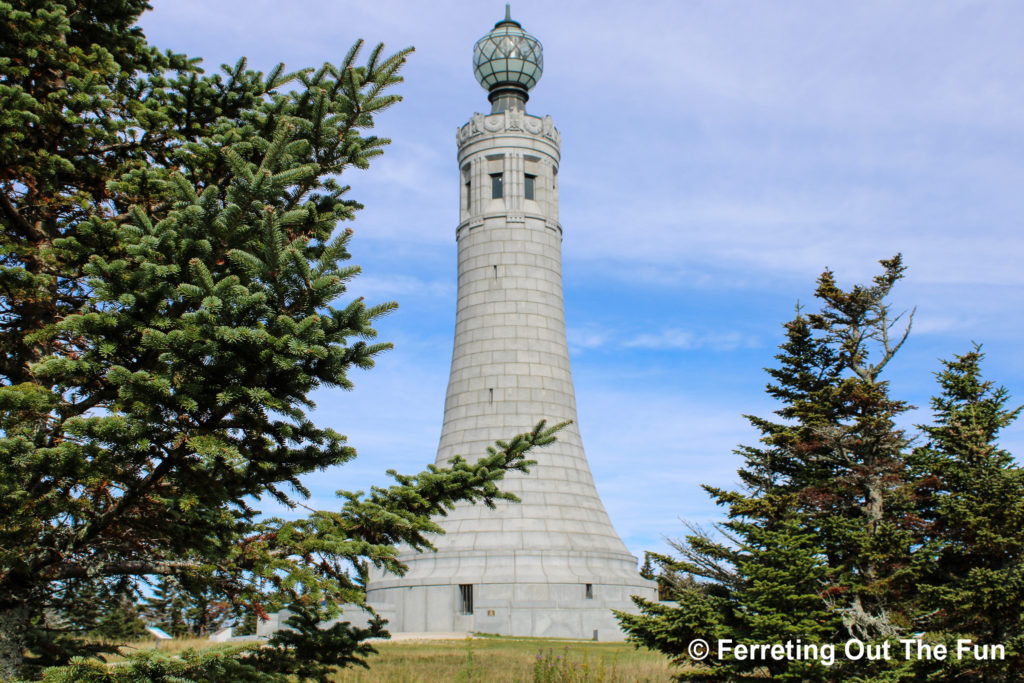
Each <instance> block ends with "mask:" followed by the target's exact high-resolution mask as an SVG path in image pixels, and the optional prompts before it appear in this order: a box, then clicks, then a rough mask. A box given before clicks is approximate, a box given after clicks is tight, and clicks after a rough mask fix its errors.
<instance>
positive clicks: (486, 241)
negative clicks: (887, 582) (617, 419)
mask: <svg viewBox="0 0 1024 683" xmlns="http://www.w3.org/2000/svg"><path fill="white" fill-rule="evenodd" d="M542 69H543V57H542V53H541V45H540V43H539V42H538V41H537V40H536V39H535V38H534V37H533V36H531V35H530V34H528V33H526V32H525V31H524V30H523V29H522V27H521V26H520V24H519V23H518V22H516V21H514V20H512V19H511V17H510V16H509V12H508V9H507V8H506V16H505V19H504V20H503V21H500V22H498V23H497V24H496V25H495V27H494V29H493V30H492V31H490V32H489V33H488V34H487V35H485V36H484V37H483V38H481V39H480V41H479V42H477V44H476V47H475V49H474V71H475V74H476V77H477V80H478V81H479V82H480V83H481V85H482V86H483V87H484V88H485V89H487V90H488V91H489V99H490V101H491V105H492V107H491V112H490V114H474V115H473V117H472V118H471V119H470V121H469V122H468V123H466V124H465V125H463V126H461V127H460V128H459V129H458V132H457V143H458V163H459V169H460V180H461V183H460V188H459V204H460V220H459V225H458V227H457V228H456V231H455V239H456V242H457V244H458V255H459V257H458V304H457V311H456V322H455V348H454V351H453V353H452V368H451V376H450V378H449V381H448V393H447V398H446V399H445V412H444V426H443V429H442V432H441V442H440V446H439V448H438V453H437V464H438V465H445V464H446V463H447V462H448V461H449V460H450V459H451V458H452V457H453V456H454V455H456V454H459V455H462V456H463V457H465V458H467V459H469V460H473V459H475V458H477V457H479V456H480V455H482V454H484V453H485V452H486V449H487V447H488V446H490V445H492V444H493V443H494V442H495V440H498V439H508V438H510V437H512V436H513V435H515V434H517V433H519V432H523V431H526V430H528V429H530V428H532V427H533V426H534V425H535V424H536V423H537V422H538V421H539V420H541V419H542V418H543V419H547V420H548V423H549V424H554V423H557V422H561V421H564V420H572V424H571V425H570V426H569V427H567V428H566V429H564V430H563V431H562V432H560V433H559V434H558V441H557V442H556V443H555V444H552V445H550V446H547V447H544V448H542V449H539V450H537V451H536V452H535V453H533V454H532V457H533V458H534V459H536V460H537V462H538V464H537V465H536V466H535V467H533V468H532V470H531V472H530V473H529V474H528V475H521V474H519V473H515V474H513V475H510V476H508V477H507V478H506V479H505V481H504V482H503V483H502V485H501V487H502V488H503V489H504V490H506V491H511V492H513V493H515V494H516V495H517V496H518V497H519V498H520V499H521V500H522V502H521V503H505V502H501V503H499V504H498V506H497V509H496V510H491V509H488V508H487V507H486V506H483V505H460V506H459V507H458V508H457V509H456V510H455V511H454V512H453V513H451V514H450V515H449V516H447V517H445V518H442V519H440V520H438V521H439V523H440V525H441V526H442V527H443V528H444V530H445V532H446V533H445V535H443V536H438V537H436V540H434V543H435V545H436V546H437V552H436V553H431V552H425V553H418V552H415V551H412V550H409V549H406V550H405V551H404V552H403V553H402V555H401V557H400V559H401V560H402V561H403V562H404V563H406V564H407V565H408V567H409V571H408V573H407V574H406V575H405V576H394V575H390V574H381V573H379V572H378V573H376V574H373V575H372V576H371V580H370V583H369V586H368V600H369V602H370V604H371V605H372V606H373V607H374V609H376V610H377V611H378V613H380V614H381V616H383V617H385V618H386V619H388V621H389V625H388V628H389V630H391V631H392V632H393V633H401V632H459V631H474V632H483V633H499V634H504V635H520V636H554V637H571V638H596V639H600V640H620V639H622V637H623V635H622V633H621V631H620V630H619V627H618V624H617V622H616V621H615V619H614V617H613V615H612V612H611V610H612V609H619V610H626V611H635V608H634V606H633V603H632V602H631V600H630V596H632V595H640V596H643V597H645V598H648V599H651V600H655V599H656V594H657V591H656V588H655V585H654V582H652V581H648V580H646V579H643V578H641V577H640V575H639V572H638V570H637V558H636V557H634V556H633V555H631V554H630V553H629V551H628V550H627V549H626V546H625V545H624V544H623V542H622V540H621V539H620V538H619V536H618V535H617V534H616V532H615V529H614V528H613V527H612V524H611V521H610V520H609V518H608V514H607V513H606V512H605V509H604V506H603V505H602V504H601V500H600V498H599V497H598V494H597V490H596V488H595V487H594V481H593V478H592V476H591V474H590V468H589V467H588V465H587V458H586V455H585V454H584V452H583V444H582V442H581V440H580V434H579V429H578V427H577V423H576V398H575V394H574V390H573V383H572V375H571V373H570V369H569V352H568V347H567V344H566V337H565V314H564V303H563V296H562V253H561V244H562V226H561V225H560V223H559V221H558V165H559V161H560V158H561V157H560V153H559V146H560V140H561V136H560V134H559V132H558V131H557V130H556V129H555V126H554V123H553V122H552V120H551V117H550V116H544V117H538V116H533V115H530V114H527V113H526V110H525V105H526V101H527V99H528V91H529V89H530V88H532V87H533V85H534V84H536V82H537V80H538V79H539V78H540V76H541V72H542ZM576 238H577V239H580V238H582V236H579V235H576ZM346 618H347V617H346Z"/></svg>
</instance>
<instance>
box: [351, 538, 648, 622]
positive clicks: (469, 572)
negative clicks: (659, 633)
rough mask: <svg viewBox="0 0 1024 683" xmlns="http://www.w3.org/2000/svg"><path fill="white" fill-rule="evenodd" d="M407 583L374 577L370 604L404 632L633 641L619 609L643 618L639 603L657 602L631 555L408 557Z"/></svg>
mask: <svg viewBox="0 0 1024 683" xmlns="http://www.w3.org/2000/svg"><path fill="white" fill-rule="evenodd" d="M402 560H403V561H404V562H406V563H407V564H408V565H409V572H408V573H407V574H406V575H405V576H403V577H393V576H390V575H386V574H385V575H379V576H375V577H374V578H373V579H371V581H370V583H369V588H368V590H367V601H368V602H369V603H370V605H371V606H373V608H374V609H375V610H376V611H377V612H378V614H380V615H381V616H382V617H384V618H385V619H387V620H388V626H387V628H388V630H389V631H391V632H392V633H403V632H454V631H464V632H472V633H488V634H496V635H503V636H525V637H539V638H574V639H583V640H603V641H621V640H624V639H625V636H624V634H623V633H622V631H621V629H620V628H619V623H618V620H617V619H616V618H615V615H614V614H612V610H620V611H623V612H630V613H634V614H635V613H636V612H637V608H636V605H634V604H633V601H632V599H631V597H632V596H634V595H639V596H641V597H643V598H646V599H648V600H657V589H656V587H655V584H654V582H653V581H649V580H647V579H643V578H641V577H640V576H639V575H638V574H637V571H636V560H635V558H633V556H632V555H629V554H628V553H624V554H617V553H616V554H613V553H607V552H582V553H578V554H573V555H572V556H569V555H567V554H566V553H565V552H564V551H561V552H558V551H555V552H552V551H547V552H545V551H528V550H523V551H509V552H507V553H499V554H488V555H480V554H479V553H474V552H472V551H462V552H451V551H449V552H448V553H445V554H443V555H441V554H436V555H435V554H434V553H430V552H427V553H423V554H420V555H417V556H413V557H409V556H406V557H403V558H402Z"/></svg>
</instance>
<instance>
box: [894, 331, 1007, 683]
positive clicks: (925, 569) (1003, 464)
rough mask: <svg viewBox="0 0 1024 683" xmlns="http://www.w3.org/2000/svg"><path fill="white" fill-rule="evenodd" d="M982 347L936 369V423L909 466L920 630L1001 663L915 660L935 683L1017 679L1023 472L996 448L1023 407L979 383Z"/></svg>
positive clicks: (927, 430) (952, 646) (928, 428)
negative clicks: (1002, 653)
mask: <svg viewBox="0 0 1024 683" xmlns="http://www.w3.org/2000/svg"><path fill="white" fill-rule="evenodd" d="M983 357H984V356H983V354H982V353H981V350H980V347H975V349H974V350H973V351H971V352H969V353H966V354H964V355H962V356H956V357H955V358H954V359H953V360H951V361H945V362H943V366H944V369H943V370H942V371H941V372H939V373H938V375H937V376H938V380H939V385H940V387H941V393H940V394H939V395H938V396H936V397H935V398H933V399H932V409H933V411H934V422H933V424H931V425H924V426H921V429H922V431H923V432H924V434H925V435H926V436H927V439H928V441H927V443H926V444H925V445H924V446H922V447H920V448H917V449H915V451H914V453H913V457H912V461H911V462H912V463H913V466H914V469H915V472H916V474H917V479H918V485H919V488H920V489H921V491H922V499H923V502H924V504H923V505H922V509H921V515H922V517H923V519H924V520H925V522H926V523H927V527H926V528H927V532H926V538H925V543H924V544H923V546H922V548H921V549H920V551H919V552H918V553H917V556H918V562H919V564H920V567H921V568H920V579H919V583H920V587H921V612H922V615H923V616H922V618H921V620H920V622H919V627H920V628H921V630H922V631H925V632H927V633H928V636H929V639H930V640H935V641H939V642H945V643H946V644H947V645H948V646H949V647H950V649H951V651H954V652H955V648H956V640H957V639H958V638H966V639H969V640H971V641H972V642H973V643H979V644H986V645H1005V647H1006V650H1007V653H1006V654H1007V657H1006V659H1005V660H992V661H974V659H973V657H972V658H968V659H967V660H965V661H961V660H958V659H955V658H949V659H947V660H945V661H937V660H922V661H920V662H917V664H918V667H917V668H918V670H919V671H927V672H929V673H930V674H931V675H932V677H933V678H934V679H936V680H937V679H939V678H941V679H942V680H957V681H1016V680H1020V678H1021V676H1022V675H1024V617H1022V614H1021V609H1020V606H1021V605H1022V604H1024V470H1022V469H1021V468H1020V466H1019V465H1018V464H1017V463H1016V462H1015V461H1014V459H1013V456H1012V455H1011V454H1010V453H1008V452H1007V451H1005V450H1003V449H1001V448H1000V447H999V445H998V443H997V438H998V436H999V432H1000V430H1002V429H1004V428H1005V427H1007V426H1008V425H1010V424H1011V423H1012V422H1013V421H1014V420H1015V419H1016V418H1017V417H1018V416H1019V415H1020V412H1021V408H1015V409H1010V408H1008V407H1007V403H1008V400H1009V397H1008V394H1007V391H1006V389H1004V388H1003V387H996V386H995V385H994V384H993V383H992V382H990V381H986V380H984V379H983V378H982V374H981V368H980V364H981V361H982V359H983Z"/></svg>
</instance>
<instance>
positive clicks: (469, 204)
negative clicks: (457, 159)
mask: <svg viewBox="0 0 1024 683" xmlns="http://www.w3.org/2000/svg"><path fill="white" fill-rule="evenodd" d="M470 189H471V185H470V181H469V180H467V181H466V209H467V210H468V209H470V208H471V207H472V205H473V193H472V192H470Z"/></svg>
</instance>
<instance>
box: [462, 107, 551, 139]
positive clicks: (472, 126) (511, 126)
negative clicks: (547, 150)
mask: <svg viewBox="0 0 1024 683" xmlns="http://www.w3.org/2000/svg"><path fill="white" fill-rule="evenodd" d="M489 133H527V134H530V135H536V136H539V137H542V138H548V139H549V140H551V142H553V143H554V145H555V146H556V147H560V146H561V144H562V136H561V134H559V132H558V129H556V128H555V122H554V121H553V120H552V119H551V117H550V116H545V117H544V118H541V117H539V116H531V115H530V114H526V113H524V112H522V111H519V110H518V109H506V110H505V111H504V112H502V113H500V114H487V115H484V114H473V118H471V119H470V120H469V123H467V124H465V125H463V126H461V127H460V128H459V129H458V130H457V131H456V132H455V140H456V142H458V144H459V145H460V146H461V145H463V144H465V143H466V142H467V141H469V140H470V139H471V138H474V137H476V136H478V135H487V134H489Z"/></svg>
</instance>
